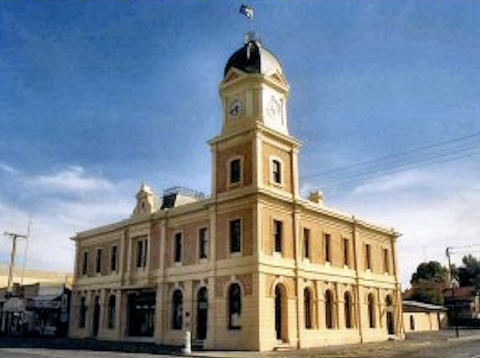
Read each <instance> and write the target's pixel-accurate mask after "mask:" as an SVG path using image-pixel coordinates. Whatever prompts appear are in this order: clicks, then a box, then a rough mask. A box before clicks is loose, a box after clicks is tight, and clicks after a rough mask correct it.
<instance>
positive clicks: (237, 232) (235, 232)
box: [230, 219, 242, 253]
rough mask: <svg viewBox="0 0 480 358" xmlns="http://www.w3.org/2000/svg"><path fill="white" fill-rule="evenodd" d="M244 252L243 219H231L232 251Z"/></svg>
mask: <svg viewBox="0 0 480 358" xmlns="http://www.w3.org/2000/svg"><path fill="white" fill-rule="evenodd" d="M236 252H242V220H241V219H234V220H230V253H236Z"/></svg>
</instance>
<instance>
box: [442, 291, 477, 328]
mask: <svg viewBox="0 0 480 358" xmlns="http://www.w3.org/2000/svg"><path fill="white" fill-rule="evenodd" d="M444 297H445V306H447V307H448V309H449V322H450V325H451V326H454V325H459V326H475V327H480V290H479V289H478V288H477V287H474V286H461V287H458V286H456V285H455V287H454V289H453V296H452V288H446V289H445V290H444Z"/></svg>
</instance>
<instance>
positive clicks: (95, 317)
mask: <svg viewBox="0 0 480 358" xmlns="http://www.w3.org/2000/svg"><path fill="white" fill-rule="evenodd" d="M99 326H100V297H98V296H96V297H95V303H94V306H93V322H92V336H94V337H96V336H98V328H99Z"/></svg>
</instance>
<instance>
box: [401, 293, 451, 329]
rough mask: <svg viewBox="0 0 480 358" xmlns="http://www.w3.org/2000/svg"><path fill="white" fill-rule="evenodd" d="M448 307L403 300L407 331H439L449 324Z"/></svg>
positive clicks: (404, 321)
mask: <svg viewBox="0 0 480 358" xmlns="http://www.w3.org/2000/svg"><path fill="white" fill-rule="evenodd" d="M447 311H448V309H447V308H446V307H443V306H439V305H432V304H428V303H423V302H417V301H410V300H403V327H404V330H405V333H411V332H425V331H438V330H440V329H442V328H445V327H446V326H447V325H448V319H447Z"/></svg>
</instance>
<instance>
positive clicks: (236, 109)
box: [228, 98, 243, 118]
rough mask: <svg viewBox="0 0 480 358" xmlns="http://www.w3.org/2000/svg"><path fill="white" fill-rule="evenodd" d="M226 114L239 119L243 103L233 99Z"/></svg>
mask: <svg viewBox="0 0 480 358" xmlns="http://www.w3.org/2000/svg"><path fill="white" fill-rule="evenodd" d="M228 113H229V114H230V116H232V117H233V118H237V117H240V116H241V115H242V113H243V102H242V100H240V99H238V98H237V99H235V100H233V101H232V103H230V107H229V108H228Z"/></svg>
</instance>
